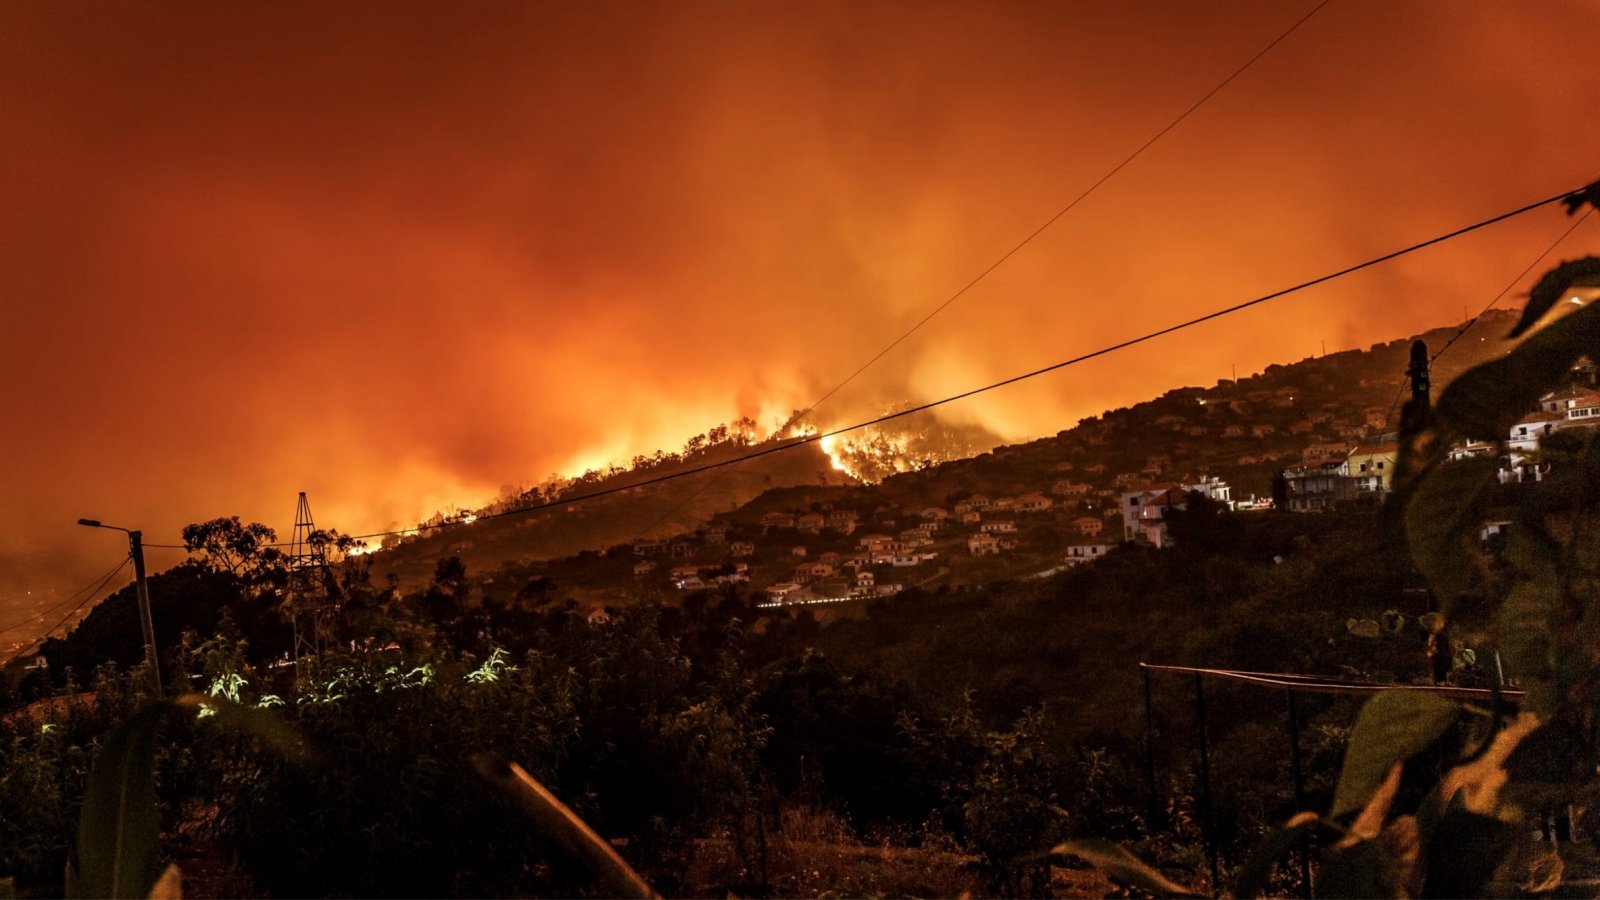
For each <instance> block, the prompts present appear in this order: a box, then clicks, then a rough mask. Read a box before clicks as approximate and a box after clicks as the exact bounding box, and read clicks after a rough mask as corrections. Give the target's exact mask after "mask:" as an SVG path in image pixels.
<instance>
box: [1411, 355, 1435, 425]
mask: <svg viewBox="0 0 1600 900" xmlns="http://www.w3.org/2000/svg"><path fill="white" fill-rule="evenodd" d="M1406 377H1408V378H1410V379H1411V402H1413V403H1415V404H1417V408H1418V409H1420V410H1426V409H1428V408H1430V407H1431V406H1432V405H1433V399H1432V396H1431V390H1430V385H1429V378H1428V345H1427V344H1425V343H1423V342H1422V341H1413V342H1412V343H1411V366H1410V368H1408V369H1406Z"/></svg>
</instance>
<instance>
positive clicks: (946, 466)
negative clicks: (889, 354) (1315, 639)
mask: <svg viewBox="0 0 1600 900" xmlns="http://www.w3.org/2000/svg"><path fill="white" fill-rule="evenodd" d="M1510 322H1511V317H1510V315H1509V314H1501V315H1496V314H1493V313H1491V314H1490V315H1489V316H1486V317H1485V318H1484V319H1483V320H1482V321H1480V322H1479V323H1478V324H1477V325H1476V326H1475V328H1474V331H1473V333H1472V339H1470V340H1467V341H1462V342H1461V343H1459V344H1456V345H1455V347H1454V348H1453V349H1452V352H1451V353H1450V354H1449V355H1448V356H1443V357H1441V358H1440V360H1439V361H1438V365H1437V366H1436V367H1435V371H1434V383H1435V384H1438V385H1442V384H1444V383H1447V382H1448V380H1449V379H1450V378H1451V377H1453V376H1454V374H1455V373H1457V372H1459V371H1462V370H1464V369H1466V368H1468V367H1470V366H1472V365H1476V364H1477V363H1479V362H1482V361H1485V360H1487V359H1489V358H1491V357H1492V356H1494V355H1496V354H1498V353H1501V352H1503V351H1504V348H1505V347H1506V346H1507V345H1506V344H1504V343H1503V342H1501V341H1500V340H1499V335H1502V334H1504V333H1505V332H1506V331H1507V330H1508V329H1509V325H1510ZM1455 332H1456V329H1454V328H1449V329H1437V330H1435V331H1433V332H1429V333H1427V334H1424V335H1420V336H1419V338H1420V339H1422V340H1424V341H1427V342H1429V343H1430V344H1431V345H1432V346H1434V347H1441V346H1443V345H1444V343H1445V341H1447V340H1448V339H1449V338H1450V337H1451V336H1453V335H1454V334H1455ZM1411 344H1412V339H1409V338H1408V339H1403V340H1396V341H1390V342H1387V343H1385V344H1379V345H1374V346H1373V347H1371V348H1368V349H1367V350H1351V351H1345V352H1342V353H1335V354H1329V355H1327V356H1322V357H1316V358H1312V359H1307V360H1303V361H1302V362H1299V363H1296V364H1293V365H1274V366H1270V367H1268V369H1267V370H1266V371H1265V372H1262V373H1259V374H1256V375H1253V376H1250V377H1247V378H1241V379H1239V380H1238V381H1233V380H1229V379H1223V380H1221V381H1219V382H1218V383H1217V384H1216V385H1215V386H1213V387H1211V388H1198V387H1185V388H1178V389H1175V390H1172V391H1168V392H1167V393H1166V394H1163V395H1162V396H1161V397H1159V398H1156V399H1154V400H1151V401H1148V402H1145V403H1140V404H1137V405H1135V406H1133V407H1131V408H1124V409H1117V410H1112V411H1108V412H1106V413H1103V414H1101V415H1099V416H1095V417H1091V418H1088V419H1085V420H1083V421H1081V422H1080V423H1079V424H1078V425H1077V426H1076V427H1074V428H1072V429H1069V430H1066V431H1063V432H1061V433H1059V434H1057V435H1055V436H1054V437H1050V438H1044V439H1041V440H1037V441H1033V442H1030V443H1027V444H1022V445H1016V446H1008V447H1000V448H997V449H995V450H994V451H992V452H989V453H984V454H980V455H978V456H976V457H972V458H969V459H962V460H955V461H951V462H946V463H943V464H940V465H937V466H933V467H930V468H927V469H924V470H921V471H915V472H908V473H904V474H899V475H894V476H891V477H890V478H888V479H886V480H885V481H883V482H882V483H880V484H876V485H862V484H840V483H838V482H837V481H835V482H834V483H815V484H791V485H787V486H782V487H776V488H773V489H771V490H768V491H766V492H765V493H763V494H761V495H760V496H758V497H756V498H755V499H753V500H751V501H750V502H748V503H745V504H743V505H741V506H738V507H737V508H735V509H732V510H729V511H726V512H721V513H718V514H716V515H714V516H712V517H711V519H710V520H709V521H707V522H705V523H704V524H703V525H701V526H700V527H698V528H696V529H694V530H692V531H683V532H680V533H676V534H672V535H668V536H641V537H638V538H636V539H635V540H633V541H631V542H629V543H626V544H621V545H617V546H614V547H611V548H610V549H609V550H606V551H604V552H600V551H586V552H584V553H581V554H577V555H575V556H569V557H565V558H562V559H557V560H551V561H548V562H538V561H532V560H526V559H524V560H521V561H519V562H517V563H512V564H508V565H506V566H505V567H504V568H503V569H502V570H501V571H499V572H495V573H491V574H488V575H486V576H484V577H483V578H482V584H483V586H484V590H486V591H493V590H494V589H495V587H496V586H497V585H499V584H502V583H506V582H508V583H514V584H523V583H526V582H527V581H528V580H529V579H544V581H542V582H541V583H542V584H544V585H545V586H546V587H547V589H548V588H549V586H550V585H554V588H553V589H555V590H559V591H561V592H562V593H563V594H564V595H567V596H571V597H573V598H576V599H578V600H579V601H580V602H582V603H583V604H585V605H587V606H589V607H590V608H591V609H594V610H600V609H603V608H604V607H606V606H609V605H616V604H627V603H630V602H636V601H638V600H642V599H654V600H670V599H671V598H672V597H673V596H681V595H684V594H687V593H692V592H695V591H699V590H708V589H710V590H717V589H724V588H729V587H735V588H737V589H739V590H741V591H743V592H747V593H750V594H754V595H757V596H758V597H764V598H765V601H766V602H767V603H768V604H771V605H790V604H797V605H798V604H823V603H843V602H847V601H850V600H856V599H863V598H869V597H879V596H887V595H892V594H896V593H899V592H901V591H904V590H907V589H909V588H930V587H935V586H940V585H946V586H952V587H959V586H962V585H972V584H981V583H984V582H986V581H993V580H1003V579H1016V578H1026V577H1042V576H1045V575H1049V574H1052V573H1054V572H1056V571H1060V570H1061V569H1064V568H1068V567H1072V566H1077V565H1082V564H1085V563H1089V562H1092V561H1094V560H1096V559H1098V558H1100V557H1103V556H1105V555H1106V554H1108V553H1110V552H1112V550H1113V549H1114V548H1115V547H1116V546H1118V545H1119V544H1122V543H1124V542H1131V543H1138V544H1144V545H1149V546H1153V547H1158V548H1159V547H1165V546H1168V545H1170V544H1171V542H1172V536H1171V534H1170V530H1169V528H1168V514H1169V512H1170V511H1171V510H1173V509H1175V508H1183V507H1184V505H1185V504H1186V503H1187V502H1188V498H1189V497H1190V496H1191V495H1192V494H1193V493H1196V492H1197V493H1199V494H1200V495H1202V496H1204V497H1206V498H1208V499H1209V500H1211V501H1214V502H1215V503H1218V504H1220V505H1222V506H1223V507H1225V508H1228V509H1232V510H1236V511H1241V512H1254V511H1265V510H1270V509H1273V508H1274V507H1275V505H1278V506H1281V507H1283V508H1286V509H1288V510H1289V511H1291V512H1315V511H1318V510H1322V509H1327V508H1330V507H1331V506H1334V505H1336V504H1341V503H1350V502H1375V501H1376V500H1377V499H1379V498H1381V496H1382V495H1383V494H1384V493H1385V492H1386V491H1388V490H1389V488H1390V486H1391V482H1392V477H1393V472H1394V466H1395V461H1396V459H1397V455H1398V446H1397V444H1396V443H1395V440H1394V430H1395V422H1396V416H1397V413H1398V409H1399V404H1398V400H1399V398H1400V396H1401V391H1402V389H1403V388H1404V386H1405V383H1406V381H1405V375H1404V372H1405V370H1406V365H1407V355H1408V353H1409V350H1410V347H1411ZM1574 377H1575V380H1574V383H1573V384H1572V385H1571V386H1570V387H1568V388H1566V389H1564V390H1562V391H1558V392H1555V393H1553V394H1551V395H1550V396H1548V397H1546V398H1544V400H1543V401H1542V402H1541V408H1540V409H1539V410H1537V411H1530V413H1529V414H1528V415H1527V416H1526V417H1524V418H1523V419H1522V420H1521V421H1519V422H1518V424H1517V425H1516V426H1515V427H1514V428H1513V429H1512V433H1510V434H1508V435H1507V443H1506V448H1507V454H1508V455H1507V456H1506V458H1505V459H1504V460H1503V461H1502V481H1506V482H1516V481H1521V480H1525V479H1536V478H1538V477H1539V469H1538V463H1537V462H1536V458H1537V457H1536V454H1535V453H1534V451H1535V450H1536V449H1537V447H1538V442H1539V439H1540V437H1542V436H1543V435H1546V434H1549V433H1551V432H1553V431H1555V430H1559V429H1561V428H1566V427H1571V426H1576V425H1588V424H1591V423H1594V422H1597V421H1600V392H1597V391H1596V389H1595V386H1594V372H1593V370H1592V369H1588V370H1584V371H1582V372H1578V373H1575V375H1574ZM1455 452H1456V454H1458V455H1478V454H1483V453H1493V452H1497V448H1496V447H1494V446H1492V445H1480V444H1469V445H1463V446H1462V447H1459V448H1457V449H1456V451H1455ZM1275 483H1276V485H1277V487H1276V490H1275ZM1274 493H1276V494H1277V496H1276V497H1274ZM381 568H382V566H381V560H375V571H376V570H380V569H381ZM502 579H503V580H504V581H503V582H502Z"/></svg>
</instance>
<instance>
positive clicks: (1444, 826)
mask: <svg viewBox="0 0 1600 900" xmlns="http://www.w3.org/2000/svg"><path fill="white" fill-rule="evenodd" d="M1521 832H1522V829H1521V828H1519V827H1518V826H1516V825H1514V824H1512V823H1510V822H1506V821H1504V820H1502V819H1497V818H1495V817H1493V816H1485V815H1481V814H1479V813H1474V812H1469V811H1467V810H1466V809H1465V808H1463V807H1462V806H1461V805H1460V804H1459V803H1458V802H1452V803H1451V805H1450V808H1449V809H1448V810H1447V811H1446V812H1445V814H1444V815H1443V816H1441V817H1440V819H1439V821H1438V824H1436V825H1435V826H1434V828H1433V834H1432V840H1431V841H1429V843H1428V845H1427V846H1426V847H1425V848H1424V852H1425V853H1426V854H1427V856H1426V860H1427V878H1426V880H1425V882H1424V883H1423V887H1422V896H1424V897H1483V896H1486V895H1488V892H1487V890H1486V888H1487V887H1488V886H1489V880H1490V879H1491V878H1493V877H1494V871H1495V869H1497V868H1499V867H1500V863H1501V862H1503V861H1504V860H1505V858H1506V856H1507V854H1509V853H1510V852H1511V850H1512V849H1513V848H1514V847H1515V846H1516V842H1517V838H1518V835H1519V834H1521Z"/></svg>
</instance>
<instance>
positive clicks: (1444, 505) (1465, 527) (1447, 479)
mask: <svg viewBox="0 0 1600 900" xmlns="http://www.w3.org/2000/svg"><path fill="white" fill-rule="evenodd" d="M1498 467H1499V464H1498V463H1497V462H1496V461H1495V460H1493V459H1489V458H1486V457H1480V458H1474V459H1463V460H1459V461H1455V462H1447V463H1444V464H1442V465H1439V466H1435V467H1434V469H1433V471H1431V472H1429V473H1428V474H1427V475H1426V476H1424V477H1423V479H1422V481H1421V482H1420V483H1419V484H1418V485H1417V486H1416V490H1415V492H1414V493H1413V494H1412V495H1411V499H1410V501H1409V502H1408V503H1407V504H1406V538H1407V541H1408V543H1409V544H1410V547H1411V559H1412V561H1413V562H1415V563H1416V566H1417V569H1418V571H1420V572H1422V574H1423V575H1424V576H1425V577H1426V578H1427V579H1428V584H1429V585H1430V586H1431V587H1432V588H1433V592H1434V594H1435V595H1436V596H1437V597H1438V598H1439V603H1440V604H1441V605H1443V606H1444V607H1445V608H1446V609H1448V608H1449V604H1450V603H1452V602H1454V601H1455V599H1456V598H1457V597H1459V596H1460V595H1461V592H1462V591H1463V590H1464V589H1465V588H1466V586H1467V578H1468V576H1469V575H1470V574H1471V572H1472V547H1473V544H1474V542H1475V541H1476V540H1477V536H1478V534H1477V532H1478V522H1479V521H1480V519H1481V513H1482V512H1483V508H1484V504H1485V503H1486V502H1487V499H1488V496H1489V493H1490V491H1492V490H1493V489H1494V487H1495V485H1496V483H1497V481H1496V478H1495V472H1496V470H1497V469H1498Z"/></svg>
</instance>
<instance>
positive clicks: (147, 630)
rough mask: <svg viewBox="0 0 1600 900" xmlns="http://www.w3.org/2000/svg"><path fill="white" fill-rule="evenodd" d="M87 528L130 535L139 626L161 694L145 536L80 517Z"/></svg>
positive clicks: (147, 660) (151, 677)
mask: <svg viewBox="0 0 1600 900" xmlns="http://www.w3.org/2000/svg"><path fill="white" fill-rule="evenodd" d="M78 524H79V525H82V526H84V527H85V528H109V529H111V530H112V531H120V532H122V533H123V534H126V535H127V536H128V555H129V556H132V557H133V583H134V589H135V592H136V593H137V594H138V597H139V626H140V628H141V629H142V630H143V631H144V661H145V664H146V665H148V666H149V667H150V680H151V682H152V684H153V685H154V687H155V692H156V696H157V697H159V696H161V666H160V663H159V662H158V661H157V658H156V626H155V623H154V621H152V620H151V618H150V587H149V585H147V584H145V580H144V536H143V535H142V534H141V533H140V532H139V531H137V530H134V529H128V528H123V527H121V526H118V525H107V524H105V523H104V522H102V521H100V520H99V519H79V520H78Z"/></svg>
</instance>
